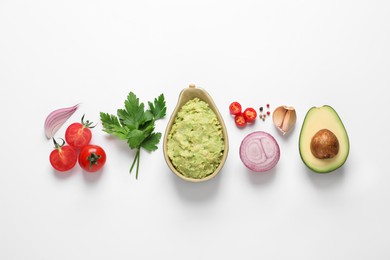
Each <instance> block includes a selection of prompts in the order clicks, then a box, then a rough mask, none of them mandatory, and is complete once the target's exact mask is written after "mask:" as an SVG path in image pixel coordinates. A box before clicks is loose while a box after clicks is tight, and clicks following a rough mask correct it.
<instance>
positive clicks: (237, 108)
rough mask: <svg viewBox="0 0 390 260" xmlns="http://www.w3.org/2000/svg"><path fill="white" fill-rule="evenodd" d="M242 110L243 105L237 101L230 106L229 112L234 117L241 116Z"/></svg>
mask: <svg viewBox="0 0 390 260" xmlns="http://www.w3.org/2000/svg"><path fill="white" fill-rule="evenodd" d="M241 110H242V108H241V104H240V103H238V102H236V101H235V102H233V103H231V104H230V106H229V111H230V114H232V115H238V114H240V113H241Z"/></svg>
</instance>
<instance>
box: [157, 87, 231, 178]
mask: <svg viewBox="0 0 390 260" xmlns="http://www.w3.org/2000/svg"><path fill="white" fill-rule="evenodd" d="M194 99H199V100H201V101H204V102H205V103H207V105H208V107H209V108H210V109H211V110H212V112H214V114H215V116H216V118H217V120H218V123H219V124H220V126H221V132H222V142H223V148H222V150H221V152H222V156H221V159H220V162H219V164H218V166H216V168H215V169H214V170H213V171H212V172H211V173H207V175H206V176H204V177H201V178H198V177H192V176H188V174H187V176H185V175H186V174H183V173H182V172H181V171H180V170H179V169H178V167H176V166H175V165H174V163H173V161H172V159H171V158H170V156H169V154H168V146H169V144H168V142H169V138H170V137H169V136H170V134H171V130H172V127H173V126H174V124H175V121H176V119H177V116H178V113H179V112H180V111H181V110H182V108H183V106H184V105H185V104H187V102H189V101H191V100H194ZM194 125H196V122H194ZM175 131H180V130H177V129H175ZM205 138H206V137H205ZM194 145H195V144H194ZM163 149H164V150H163V152H164V158H165V161H166V163H167V165H168V167H169V169H170V170H171V171H172V172H173V173H174V174H175V175H177V176H178V177H180V178H181V179H183V180H186V181H189V182H203V181H207V180H210V179H212V178H213V177H215V176H216V175H217V174H218V173H219V172H220V170H221V169H222V167H223V166H224V164H225V161H226V158H227V155H228V151H229V140H228V134H227V131H226V126H225V123H224V121H223V118H222V116H221V114H220V112H219V111H218V108H217V106H216V105H215V103H214V101H213V99H212V98H211V96H210V95H209V94H208V93H207V91H205V90H204V89H202V88H198V87H196V86H195V85H190V86H189V87H188V88H185V89H183V90H182V91H181V92H180V95H179V98H178V101H177V104H176V107H175V109H174V110H173V112H172V115H171V117H170V119H169V122H168V125H167V127H166V130H165V133H164V139H163ZM194 157H196V155H194ZM199 171H203V170H202V169H199ZM200 175H202V174H200Z"/></svg>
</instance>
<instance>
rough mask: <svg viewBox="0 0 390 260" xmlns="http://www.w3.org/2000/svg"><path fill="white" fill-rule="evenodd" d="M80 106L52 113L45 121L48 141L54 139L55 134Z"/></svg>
mask: <svg viewBox="0 0 390 260" xmlns="http://www.w3.org/2000/svg"><path fill="white" fill-rule="evenodd" d="M78 107H79V104H77V105H74V106H71V107H64V108H60V109H56V110H54V111H52V112H51V113H50V114H49V115H48V116H47V117H46V120H45V134H46V137H47V138H48V139H51V138H52V137H54V135H55V133H56V132H57V131H58V129H60V128H61V126H62V125H63V124H64V123H65V122H66V120H68V119H69V117H71V116H72V115H73V113H74V112H75V111H76V110H77V108H78Z"/></svg>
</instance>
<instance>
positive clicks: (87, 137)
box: [65, 115, 95, 148]
mask: <svg viewBox="0 0 390 260" xmlns="http://www.w3.org/2000/svg"><path fill="white" fill-rule="evenodd" d="M91 125H92V122H89V121H88V120H87V121H86V122H84V115H83V117H82V118H81V123H73V124H71V125H69V126H68V128H67V129H66V131H65V140H66V142H67V143H68V144H69V145H70V146H73V147H74V148H82V147H84V146H86V145H87V144H89V142H91V139H92V132H91V130H90V128H94V127H95V126H91Z"/></svg>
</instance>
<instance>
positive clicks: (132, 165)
mask: <svg viewBox="0 0 390 260" xmlns="http://www.w3.org/2000/svg"><path fill="white" fill-rule="evenodd" d="M140 149H141V148H140V147H139V148H138V150H137V153H136V154H135V157H134V161H133V163H132V164H131V167H130V173H131V171H132V170H133V168H134V165H135V162H136V161H138V157H139V151H140ZM137 173H138V166H137Z"/></svg>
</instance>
